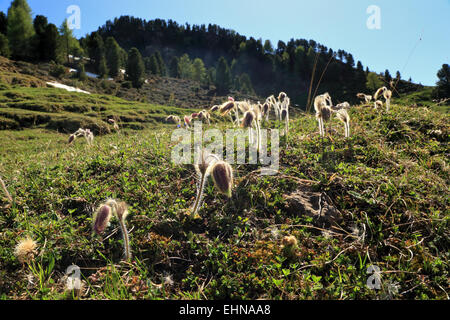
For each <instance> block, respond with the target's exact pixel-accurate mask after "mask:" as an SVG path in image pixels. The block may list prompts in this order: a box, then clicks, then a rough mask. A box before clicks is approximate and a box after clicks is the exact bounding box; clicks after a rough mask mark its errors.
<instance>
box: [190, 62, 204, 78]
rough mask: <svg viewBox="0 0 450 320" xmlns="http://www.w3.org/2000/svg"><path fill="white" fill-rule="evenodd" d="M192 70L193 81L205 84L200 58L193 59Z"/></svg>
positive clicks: (202, 64)
mask: <svg viewBox="0 0 450 320" xmlns="http://www.w3.org/2000/svg"><path fill="white" fill-rule="evenodd" d="M192 68H193V79H194V80H196V81H198V82H201V83H205V76H206V68H205V65H204V63H203V60H202V59H200V58H197V59H195V60H194V62H193V63H192Z"/></svg>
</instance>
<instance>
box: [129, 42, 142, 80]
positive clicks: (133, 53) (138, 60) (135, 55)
mask: <svg viewBox="0 0 450 320" xmlns="http://www.w3.org/2000/svg"><path fill="white" fill-rule="evenodd" d="M144 72H145V66H144V61H143V60H142V56H141V53H140V52H139V50H138V49H137V48H131V50H130V51H129V53H128V63H127V75H128V79H129V80H130V81H131V82H132V84H133V87H135V88H140V87H141V86H142V84H143V82H144V79H143V78H144Z"/></svg>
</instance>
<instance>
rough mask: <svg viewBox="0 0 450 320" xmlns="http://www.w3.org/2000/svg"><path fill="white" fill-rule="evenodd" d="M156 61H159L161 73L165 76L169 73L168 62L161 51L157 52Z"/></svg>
mask: <svg viewBox="0 0 450 320" xmlns="http://www.w3.org/2000/svg"><path fill="white" fill-rule="evenodd" d="M155 57H156V61H157V62H158V69H159V75H160V76H161V77H165V76H166V74H167V70H166V64H165V62H164V59H163V58H162V56H161V53H160V52H159V51H156V52H155Z"/></svg>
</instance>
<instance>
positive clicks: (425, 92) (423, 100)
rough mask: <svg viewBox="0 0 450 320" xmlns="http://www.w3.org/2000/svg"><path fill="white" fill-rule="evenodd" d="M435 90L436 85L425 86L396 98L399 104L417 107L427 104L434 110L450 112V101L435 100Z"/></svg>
mask: <svg viewBox="0 0 450 320" xmlns="http://www.w3.org/2000/svg"><path fill="white" fill-rule="evenodd" d="M433 90H434V87H424V88H423V89H422V90H418V91H416V92H413V93H408V94H402V95H401V97H400V98H397V99H394V100H395V102H396V103H398V104H402V105H408V106H417V107H424V106H426V107H428V108H430V109H432V110H435V111H439V112H443V113H447V114H448V113H449V112H450V101H447V102H446V103H443V104H438V103H437V102H433V100H434V98H433Z"/></svg>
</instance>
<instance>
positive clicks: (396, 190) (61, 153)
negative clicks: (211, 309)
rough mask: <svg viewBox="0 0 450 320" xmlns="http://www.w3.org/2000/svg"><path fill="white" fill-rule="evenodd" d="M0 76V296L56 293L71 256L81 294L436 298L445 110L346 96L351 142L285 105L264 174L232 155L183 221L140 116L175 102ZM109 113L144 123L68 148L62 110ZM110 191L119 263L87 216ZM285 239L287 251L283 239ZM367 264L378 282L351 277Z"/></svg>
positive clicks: (189, 181)
mask: <svg viewBox="0 0 450 320" xmlns="http://www.w3.org/2000/svg"><path fill="white" fill-rule="evenodd" d="M24 77H25V76H24ZM10 86H11V85H10V84H2V90H0V112H2V114H1V119H2V123H6V124H7V125H8V126H9V127H7V128H8V129H13V128H15V126H17V124H14V123H13V121H14V122H15V123H18V124H19V125H20V128H21V129H23V130H21V131H17V130H3V131H0V159H1V162H0V176H1V177H2V178H3V179H4V181H5V183H6V185H7V188H8V190H9V191H10V193H11V195H12V197H13V199H14V202H13V204H12V206H10V205H9V204H8V202H7V199H6V197H5V196H4V194H3V193H0V208H1V209H0V212H1V213H0V298H2V299H62V298H69V297H70V296H69V295H68V294H67V293H66V292H65V289H64V288H65V282H64V281H65V280H64V277H63V276H64V273H65V270H66V268H67V267H68V266H69V265H71V264H76V265H78V266H79V267H80V268H81V273H82V280H83V284H84V287H83V290H82V292H81V294H80V298H82V299H138V298H139V299H140V298H145V299H224V298H231V299H447V298H448V290H447V289H448V286H449V283H448V279H449V273H448V271H449V266H448V261H449V250H448V248H449V244H450V237H449V233H448V230H449V229H448V217H449V215H448V213H449V209H448V208H449V199H450V198H449V195H450V194H449V185H448V182H449V168H448V163H447V161H448V155H449V148H448V142H449V139H448V138H449V129H450V127H449V122H448V117H447V115H446V114H444V113H440V112H435V111H433V110H430V109H428V108H424V107H411V106H409V105H400V104H395V105H393V106H392V112H391V113H389V114H386V113H385V112H381V111H378V112H376V111H374V110H373V109H372V108H367V107H364V106H355V107H353V108H352V109H351V112H350V114H351V117H352V135H353V136H352V138H351V139H349V140H345V139H344V138H343V135H342V133H343V127H342V125H341V124H340V123H338V122H337V120H333V122H332V131H331V132H332V135H331V136H328V137H327V138H325V139H324V141H323V142H321V139H320V137H319V136H318V132H317V122H316V120H315V118H314V117H313V116H312V115H309V114H300V115H297V116H293V117H292V120H291V127H292V132H291V133H290V136H289V139H288V141H286V140H285V138H282V140H281V155H280V159H281V160H280V161H281V168H280V172H279V174H278V175H276V176H273V177H261V176H259V174H258V173H257V171H255V170H257V169H258V166H255V165H251V166H250V165H247V166H246V165H239V166H233V170H234V175H235V185H234V189H233V197H232V198H231V199H230V200H228V201H227V200H226V198H224V197H223V196H220V195H218V194H217V193H216V192H215V188H214V187H213V186H212V184H211V183H209V184H208V187H207V188H206V195H205V204H204V206H203V208H202V209H201V210H200V212H199V214H200V219H198V220H191V219H189V218H187V217H186V216H185V215H184V213H185V212H186V210H187V209H188V208H189V207H190V206H191V205H192V203H193V201H194V197H195V194H196V190H195V171H194V169H193V167H192V166H176V165H174V164H173V163H172V162H171V148H172V147H173V145H174V144H173V143H172V142H171V133H172V127H171V126H159V125H158V126H155V125H150V124H151V123H152V122H159V120H160V119H161V118H162V117H163V116H164V115H165V114H167V113H169V112H174V113H177V112H182V111H183V110H180V109H177V108H171V107H160V106H154V105H149V104H146V103H138V102H134V103H133V102H130V101H125V100H122V99H120V98H117V97H113V96H109V95H101V94H92V95H83V94H75V93H68V92H64V91H62V90H58V89H49V88H22V87H17V86H16V87H14V85H12V86H11V87H10ZM37 86H39V85H37ZM44 101H45V102H44ZM74 113H77V114H79V115H77V117H78V118H75V117H74ZM179 114H181V113H179ZM112 115H115V116H120V118H121V120H122V121H123V122H124V123H125V121H126V120H129V121H130V122H129V123H130V124H141V123H147V124H148V125H147V124H146V125H144V126H143V128H140V129H143V130H139V131H136V130H132V129H134V126H133V125H129V126H128V127H127V126H124V127H125V129H123V130H122V131H121V132H120V133H119V134H117V133H112V134H108V135H103V136H97V137H96V139H95V143H94V146H93V147H92V148H89V147H87V145H86V144H85V142H84V141H82V140H80V141H76V143H75V144H74V145H73V146H68V145H67V138H68V135H67V134H65V132H66V131H65V130H64V129H63V127H64V128H66V126H67V123H68V122H67V121H69V120H71V121H77V123H76V124H75V123H72V124H71V125H73V127H71V129H73V128H76V126H77V125H78V124H90V123H91V121H94V123H95V125H94V126H93V127H92V128H98V127H102V126H104V125H105V124H104V120H105V119H106V118H107V117H109V116H112ZM47 117H50V120H49V121H44V120H45V119H47ZM25 119H39V120H38V122H36V121H35V120H33V121H34V122H30V121H29V120H25ZM141 120H142V121H141ZM59 121H61V122H59ZM78 121H79V122H78ZM8 123H9V124H8ZM30 123H32V125H28V124H30ZM99 123H100V124H99ZM3 125H5V124H3ZM60 125H61V127H59V126H60ZM214 126H216V127H218V128H220V129H225V128H226V127H225V126H224V124H221V123H220V122H219V123H218V124H215V125H214ZM28 127H30V128H28ZM53 129H58V132H60V133H58V132H56V131H55V130H53ZM69 132H70V130H69ZM110 197H112V198H116V199H120V200H122V201H125V202H126V203H128V204H129V206H130V208H129V211H130V216H129V217H128V219H127V225H128V227H129V230H130V240H131V249H132V252H133V260H132V262H130V263H125V262H120V260H121V255H122V244H121V240H120V239H121V236H120V231H118V229H117V222H112V224H111V226H110V227H109V228H108V229H107V231H106V236H105V238H104V239H101V238H100V237H96V236H93V235H92V227H91V225H92V213H93V211H94V210H95V208H96V207H97V206H98V205H99V204H100V203H102V202H103V201H105V199H107V198H110ZM320 208H321V209H320ZM318 212H319V213H320V216H318V215H317V213H318ZM27 235H29V236H32V237H33V238H34V239H35V240H36V241H37V245H38V247H37V249H36V251H37V254H38V256H37V257H36V259H35V260H33V263H31V264H30V265H22V264H21V263H20V262H19V261H18V260H17V258H16V257H15V255H14V247H15V245H16V244H17V242H18V241H19V240H20V239H23V238H24V237H25V236H27ZM285 236H294V237H295V238H296V240H297V241H298V248H294V249H293V250H287V249H286V248H283V247H282V239H283V237H285ZM370 265H376V266H378V267H379V268H380V269H381V270H382V288H381V290H372V289H368V288H367V286H366V283H367V280H368V277H369V276H370V275H368V273H367V268H368V267H369V266H370Z"/></svg>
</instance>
